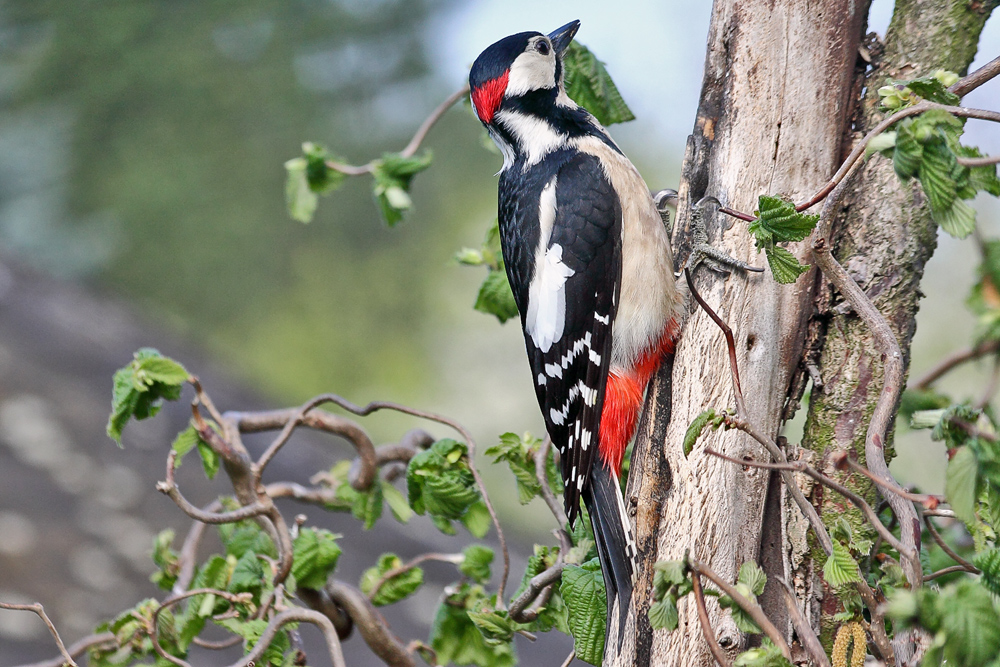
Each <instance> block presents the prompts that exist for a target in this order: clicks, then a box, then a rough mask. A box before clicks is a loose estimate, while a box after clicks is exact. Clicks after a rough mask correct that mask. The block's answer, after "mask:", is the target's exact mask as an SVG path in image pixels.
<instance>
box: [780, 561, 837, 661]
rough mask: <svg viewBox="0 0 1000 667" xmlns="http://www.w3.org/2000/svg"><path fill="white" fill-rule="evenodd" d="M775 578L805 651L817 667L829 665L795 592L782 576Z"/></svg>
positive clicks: (828, 659) (821, 645)
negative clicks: (800, 607)
mask: <svg viewBox="0 0 1000 667" xmlns="http://www.w3.org/2000/svg"><path fill="white" fill-rule="evenodd" d="M777 580H778V583H779V584H780V586H781V588H780V590H781V594H782V597H783V598H784V599H785V606H786V607H787V608H788V616H789V618H791V620H792V625H793V626H794V627H795V633H796V634H797V635H798V636H799V641H800V642H802V646H803V648H805V650H806V653H808V654H809V657H810V658H812V661H813V662H814V663H815V664H817V665H819V667H831V665H830V658H828V657H827V655H826V651H824V650H823V644H822V643H821V642H820V641H819V637H817V636H816V633H815V632H813V629H812V626H811V625H810V624H809V621H807V620H806V617H805V616H803V615H802V610H801V609H799V603H798V601H797V600H796V599H795V592H794V591H793V590H792V587H791V586H789V585H788V582H787V581H785V580H784V579H783V578H782V577H777Z"/></svg>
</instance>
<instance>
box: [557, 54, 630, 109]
mask: <svg viewBox="0 0 1000 667" xmlns="http://www.w3.org/2000/svg"><path fill="white" fill-rule="evenodd" d="M563 67H565V69H566V73H565V76H566V94H568V95H569V96H570V98H571V99H572V100H573V101H574V102H576V103H577V104H579V105H580V106H582V107H583V108H585V109H586V110H587V111H589V112H590V113H592V114H593V115H594V117H595V118H596V119H597V121H598V122H599V123H601V124H602V125H613V124H614V123H624V122H627V121H630V120H634V119H635V116H634V115H633V114H632V110H631V109H629V108H628V105H627V104H625V100H623V99H622V96H621V93H619V92H618V88H617V87H616V86H615V84H614V81H612V80H611V75H609V74H608V71H607V70H606V69H605V68H604V63H602V62H601V61H600V60H598V59H597V57H596V56H594V54H593V53H591V52H590V50H589V49H588V48H587V47H585V46H583V45H582V44H580V43H579V42H570V45H569V48H567V49H566V52H565V53H564V54H563Z"/></svg>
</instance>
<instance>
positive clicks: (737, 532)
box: [605, 0, 864, 665]
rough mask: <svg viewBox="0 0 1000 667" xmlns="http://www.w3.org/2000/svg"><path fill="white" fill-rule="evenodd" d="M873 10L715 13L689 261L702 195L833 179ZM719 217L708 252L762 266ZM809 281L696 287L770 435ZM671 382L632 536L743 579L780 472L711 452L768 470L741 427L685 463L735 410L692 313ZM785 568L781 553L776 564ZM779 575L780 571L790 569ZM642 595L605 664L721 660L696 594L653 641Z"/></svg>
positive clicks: (683, 194) (736, 5)
mask: <svg viewBox="0 0 1000 667" xmlns="http://www.w3.org/2000/svg"><path fill="white" fill-rule="evenodd" d="M863 14H864V8H863V3H860V2H851V1H850V0H833V1H821V0H812V1H810V0H792V1H789V2H785V3H780V4H778V3H769V2H764V1H762V0H752V1H743V2H737V1H736V0H718V1H717V2H716V3H715V6H714V8H713V15H712V22H711V27H710V30H709V36H708V55H707V60H706V68H705V69H706V71H705V80H704V84H703V88H702V97H701V102H700V104H699V110H698V117H697V121H696V125H695V130H694V134H693V136H692V137H691V138H690V139H689V143H688V155H687V157H686V160H685V167H684V175H683V180H682V183H681V188H680V210H679V215H678V220H679V224H678V226H677V229H676V230H675V247H677V248H678V249H679V250H680V252H679V254H680V255H682V256H683V254H684V249H683V248H682V247H681V246H683V240H684V239H688V238H690V232H691V222H692V207H691V206H692V204H694V203H696V202H698V201H699V200H700V199H701V198H702V197H703V196H706V195H709V196H713V197H716V198H717V199H719V200H720V201H721V202H722V203H723V204H724V205H728V206H730V207H733V208H737V209H740V210H744V211H753V210H754V209H755V208H756V201H757V197H758V195H761V194H768V193H781V194H785V195H788V196H791V197H793V198H794V199H798V200H801V199H804V198H806V197H808V196H809V195H811V194H812V193H813V192H814V191H816V190H817V189H818V188H819V187H820V186H821V185H822V184H823V183H824V182H825V181H826V180H827V178H828V177H829V176H830V174H831V173H833V170H834V169H835V168H836V166H837V165H838V163H839V160H840V155H841V148H842V147H841V140H842V137H843V136H844V134H845V133H844V128H845V126H846V125H847V123H848V119H849V116H850V113H851V110H852V109H851V104H850V100H851V99H852V97H851V88H852V74H853V70H854V63H855V60H856V57H857V51H858V44H859V42H860V38H861V32H862V26H863V23H864V16H863ZM721 218H722V216H719V217H718V218H717V219H716V220H710V221H709V222H710V223H711V224H709V233H710V237H711V238H712V241H713V244H714V245H716V246H717V247H721V248H722V249H724V250H725V251H726V252H728V253H729V254H731V255H732V256H734V257H736V258H739V259H744V260H748V261H750V262H752V263H755V264H758V265H760V264H762V263H763V256H758V255H757V253H756V250H755V249H754V247H753V242H752V240H751V239H750V237H749V235H748V234H747V233H746V224H745V223H737V225H736V226H735V228H734V229H732V231H731V232H730V233H728V234H727V235H726V236H725V238H724V239H721V240H720V236H721V230H722V226H723V224H724V223H726V221H725V220H723V219H721ZM789 249H790V250H792V252H794V253H795V254H797V255H798V256H800V257H802V255H803V252H804V251H803V248H802V246H792V247H790V248H789ZM808 278H809V276H806V277H805V279H801V280H800V281H799V282H798V283H797V284H796V285H794V286H781V285H778V284H777V283H775V281H774V280H773V279H772V277H771V276H770V274H764V275H760V274H753V275H750V276H744V275H739V274H734V275H733V276H732V277H730V278H728V279H726V278H723V277H719V276H717V275H715V274H713V273H711V272H709V271H706V270H699V272H698V274H697V277H696V283H697V286H698V288H699V291H700V292H701V293H702V294H703V295H704V296H705V298H706V300H707V301H708V302H709V303H710V304H712V305H713V307H714V308H715V309H716V311H717V312H718V313H719V314H720V315H721V316H722V317H723V318H724V319H725V320H726V321H727V322H729V324H730V326H731V327H732V328H733V330H734V333H735V335H736V340H737V352H738V360H739V365H740V369H741V372H742V380H743V391H744V393H745V395H746V400H747V408H748V410H749V412H750V415H751V416H752V418H753V420H754V422H755V423H756V424H757V425H758V426H759V427H761V428H762V430H764V431H765V432H767V433H770V434H771V435H775V436H776V435H777V433H778V429H779V428H780V425H781V423H782V413H783V407H784V403H785V397H786V395H787V393H788V391H789V387H790V382H791V379H792V376H793V372H794V370H795V369H796V367H797V365H798V362H799V358H800V355H801V349H802V347H801V342H802V341H803V340H804V338H805V336H804V333H805V326H806V322H807V318H808V315H809V314H810V312H811V308H812V300H813V289H812V285H813V281H811V280H808ZM667 372H669V370H664V371H662V372H661V377H658V378H657V383H656V384H655V386H654V390H653V391H652V392H651V393H650V397H649V400H648V405H647V415H646V419H645V421H644V423H643V425H642V430H641V432H640V434H639V440H638V443H637V447H636V453H635V454H634V457H633V468H632V470H633V473H632V475H631V476H630V480H629V489H628V492H627V501H628V502H631V503H632V505H633V506H634V507H635V508H636V510H637V512H636V514H637V537H638V540H639V543H640V545H642V546H644V547H645V551H644V553H643V555H644V556H646V558H647V560H646V564H647V565H649V563H651V562H652V561H653V560H658V559H677V558H682V557H683V556H684V554H685V552H687V551H690V552H691V553H692V554H693V555H694V556H696V557H697V558H698V559H699V560H701V561H702V562H704V563H708V564H709V565H710V566H711V567H712V568H713V569H714V570H715V571H716V572H718V573H719V574H720V575H721V576H722V577H723V578H725V579H727V580H729V581H733V580H734V579H735V575H736V572H737V570H738V569H739V567H740V565H741V564H743V563H744V562H746V561H753V560H757V559H758V558H759V557H760V555H761V554H760V545H761V540H762V532H763V528H764V527H763V519H764V515H765V505H766V499H767V494H768V487H769V475H768V473H767V472H766V471H761V470H757V469H749V468H747V469H742V468H740V467H738V466H734V465H732V464H730V463H727V462H724V461H722V460H720V459H718V458H715V457H712V456H709V455H706V454H705V453H704V449H705V448H706V447H711V448H713V449H715V450H718V451H721V452H724V453H726V454H728V455H730V456H734V457H738V458H742V457H750V458H753V459H757V460H767V459H768V455H767V453H766V452H765V451H764V450H763V449H762V448H761V447H759V446H758V445H757V444H756V443H755V442H753V441H751V440H750V439H749V438H748V437H747V436H744V435H742V434H739V433H736V432H730V433H726V434H723V433H711V434H709V435H707V436H706V437H703V439H702V440H701V441H699V443H698V446H697V447H696V448H695V450H694V452H692V453H691V455H690V456H688V457H686V458H685V457H684V455H683V453H682V449H681V443H682V440H683V436H684V432H685V430H686V428H687V426H688V424H690V422H691V421H692V420H693V419H694V417H695V416H696V415H698V414H699V413H700V412H701V411H702V410H704V409H706V408H709V407H714V408H716V409H719V410H722V409H727V408H732V406H733V405H734V400H733V390H732V383H731V380H730V372H729V365H728V358H727V353H726V347H725V342H724V339H723V337H722V334H721V332H720V331H719V330H718V328H717V327H716V326H715V325H714V324H713V323H712V322H711V320H710V319H709V318H708V317H707V316H705V315H704V314H703V313H701V312H694V313H693V314H692V316H691V318H690V319H689V320H688V322H687V323H685V325H684V328H683V332H682V336H681V340H680V343H679V345H678V348H677V353H676V358H675V361H674V366H673V373H674V375H673V387H672V391H671V394H670V399H671V400H669V401H668V400H667V395H666V394H665V393H663V391H664V390H665V389H667V388H670V387H669V385H666V384H665V382H664V379H663V377H662V374H663V373H667ZM671 402H672V405H673V409H672V411H671V409H670V404H671ZM668 422H669V423H668ZM653 480H655V481H653ZM773 520H774V521H777V522H779V524H780V526H779V527H778V529H777V533H776V532H775V526H774V525H771V526H769V528H770V529H771V530H770V533H771V535H772V536H774V535H775V534H780V533H781V532H783V526H784V524H783V523H781V521H780V519H779V518H777V517H775V518H774V519H773ZM768 541H769V542H773V541H774V540H772V539H769V540H768ZM653 545H655V549H654V548H653ZM781 561H782V559H781V557H780V555H779V556H778V557H777V560H776V561H774V560H773V559H769V560H768V561H767V562H770V563H771V564H772V565H774V564H775V563H777V564H778V565H780V564H781ZM646 570H647V575H648V567H647V568H646ZM769 574H771V575H783V574H784V570H783V568H782V569H779V570H778V571H771V572H769ZM647 587H648V581H644V582H640V585H638V586H637V587H636V590H637V597H636V599H634V600H633V608H634V609H636V611H637V614H636V616H634V617H632V620H631V621H630V622H631V623H633V624H635V625H634V626H633V627H634V628H635V629H636V631H635V632H634V633H633V632H630V633H629V636H630V638H631V637H635V639H636V641H635V642H634V643H632V642H631V641H629V642H627V643H626V644H625V646H624V647H623V651H622V653H621V654H620V655H618V654H617V653H616V650H615V649H616V647H615V646H609V647H608V653H607V655H606V657H605V664H606V665H648V664H652V665H709V664H713V662H712V657H711V655H710V654H709V652H708V649H707V647H706V645H705V641H704V638H703V637H702V635H701V630H700V628H699V627H698V618H697V613H696V610H695V605H694V603H693V600H690V599H688V600H685V601H684V602H682V604H681V606H680V626H679V628H678V630H677V631H675V632H672V633H668V632H666V631H657V632H656V633H653V632H652V631H651V630H650V628H649V624H648V620H647V619H646V615H645V609H646V607H647V605H648V603H647V601H646V600H645V596H646V595H647V590H646V589H647ZM708 604H709V612H710V617H711V620H712V625H713V628H714V632H715V634H716V636H717V637H718V640H719V643H720V644H721V645H722V646H723V648H724V649H725V650H726V651H727V652H729V653H730V654H731V655H734V654H735V653H737V652H738V651H739V650H741V649H742V648H744V646H745V637H744V636H743V635H742V634H741V633H740V632H739V631H738V630H737V629H736V627H735V626H734V625H733V624H732V622H731V620H730V619H729V615H728V612H726V613H720V609H719V607H718V605H717V604H715V601H714V599H712V598H710V599H709V602H708ZM771 611H772V612H773V613H776V612H777V608H775V609H773V610H771ZM782 613H783V612H782Z"/></svg>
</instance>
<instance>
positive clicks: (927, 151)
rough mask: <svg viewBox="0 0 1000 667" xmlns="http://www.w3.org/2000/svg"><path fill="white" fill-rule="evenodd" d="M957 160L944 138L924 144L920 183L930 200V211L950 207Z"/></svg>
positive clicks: (954, 192) (955, 186)
mask: <svg viewBox="0 0 1000 667" xmlns="http://www.w3.org/2000/svg"><path fill="white" fill-rule="evenodd" d="M957 167H958V162H956V160H955V154H954V153H952V152H951V150H950V149H949V148H948V146H947V144H946V143H945V141H944V139H943V138H942V139H940V140H938V141H933V142H929V143H926V144H924V151H923V159H922V160H921V162H920V172H919V176H920V185H921V186H923V189H924V194H926V195H927V200H928V201H929V202H930V205H931V210H932V211H935V212H937V211H944V210H947V209H949V208H951V205H952V203H953V202H954V201H955V194H956V191H957V189H958V186H957V184H956V182H955V173H954V172H955V170H956V168H957Z"/></svg>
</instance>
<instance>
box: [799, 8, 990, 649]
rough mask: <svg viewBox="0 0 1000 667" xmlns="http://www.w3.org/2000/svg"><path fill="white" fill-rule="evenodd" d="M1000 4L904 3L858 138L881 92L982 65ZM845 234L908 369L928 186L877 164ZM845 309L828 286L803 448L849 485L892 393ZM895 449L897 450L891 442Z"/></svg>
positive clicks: (813, 593) (930, 240)
mask: <svg viewBox="0 0 1000 667" xmlns="http://www.w3.org/2000/svg"><path fill="white" fill-rule="evenodd" d="M995 5H996V3H995V2H993V3H989V2H969V1H968V0H951V1H949V2H941V1H940V0H898V1H897V2H896V7H895V11H894V14H893V18H892V23H891V25H890V27H889V30H888V32H887V34H886V39H885V44H884V45H880V44H877V43H872V45H871V46H872V48H871V52H872V56H873V63H872V64H873V66H874V69H872V70H871V71H870V72H869V73H868V75H867V77H866V80H865V86H866V87H867V94H866V96H865V99H864V103H863V106H862V108H861V109H860V110H859V113H858V115H857V118H856V123H855V129H856V132H857V134H856V137H857V138H860V137H861V136H863V134H864V133H866V132H867V130H868V129H869V128H871V127H872V126H874V125H875V124H877V123H878V122H879V121H881V120H882V118H883V114H881V113H879V111H878V104H879V99H878V94H877V92H876V91H877V90H878V88H879V87H880V86H882V85H885V84H886V83H888V82H889V81H890V80H893V79H896V80H898V79H909V78H914V77H917V76H923V75H926V74H930V73H931V72H933V71H934V70H935V69H938V68H943V69H947V70H951V71H954V72H957V73H960V74H965V73H966V71H967V69H968V67H969V64H970V63H971V62H972V58H973V57H974V56H975V53H976V45H977V43H978V40H979V33H980V32H981V30H982V28H983V24H984V23H985V21H986V19H987V17H988V16H989V14H990V11H991V10H992V9H993V7H994V6H995ZM836 229H837V233H836V242H835V251H834V254H835V256H836V257H837V259H838V260H839V261H840V262H841V264H843V265H844V267H845V268H846V269H847V270H848V272H849V273H850V274H851V276H852V277H853V278H854V280H855V281H856V282H857V283H858V284H859V285H860V286H861V288H862V289H863V290H865V292H866V293H867V294H868V296H869V297H870V298H871V299H872V301H873V302H874V304H875V305H876V307H877V308H878V309H879V311H881V312H882V313H883V314H884V315H885V317H886V319H887V320H888V322H889V324H890V326H891V327H892V329H893V332H894V333H895V335H896V337H897V338H898V340H899V343H900V347H901V348H902V350H903V353H904V365H905V366H907V367H908V366H909V361H910V355H909V350H910V344H911V341H912V339H913V334H914V332H915V330H916V314H917V309H918V306H919V297H920V289H919V287H920V280H921V278H922V277H923V273H924V265H925V264H926V262H927V260H928V259H930V257H931V255H932V253H933V252H934V248H935V246H936V235H937V225H936V224H935V223H934V221H933V220H932V219H931V217H930V213H929V211H928V209H927V207H926V206H924V196H923V193H922V191H921V190H920V186H919V185H918V184H917V182H916V181H912V182H911V183H910V184H903V183H901V182H900V181H899V179H898V178H897V177H896V175H895V173H894V172H893V168H892V163H891V161H889V160H886V159H883V158H881V157H876V158H873V159H871V160H870V161H869V162H868V164H867V165H866V166H865V167H864V168H863V170H862V171H861V173H860V174H859V175H858V176H857V177H856V178H855V185H854V187H853V188H852V189H851V191H850V192H848V193H847V194H846V195H845V197H844V199H843V202H842V210H841V212H840V215H839V216H838V224H837V228H836ZM840 302H841V297H840V295H839V294H835V293H833V292H832V291H831V290H830V288H829V286H828V285H825V284H823V285H821V286H820V288H819V289H818V290H817V310H818V316H817V320H816V324H817V326H816V328H815V330H816V331H818V332H820V335H819V336H818V337H817V345H816V348H815V349H816V350H817V352H815V356H814V360H815V361H816V364H817V366H818V369H819V376H820V377H821V378H822V386H821V387H815V386H814V387H813V390H812V393H811V397H810V404H809V415H808V419H807V423H806V428H805V435H804V439H803V443H802V447H803V448H804V449H805V450H809V451H806V452H804V453H803V455H805V456H809V457H812V458H813V460H814V463H815V464H816V465H817V467H819V468H820V469H821V470H824V471H825V472H826V473H827V474H830V475H832V476H834V477H835V478H841V477H842V476H841V475H840V473H837V472H836V471H835V470H833V468H832V466H831V465H829V463H828V461H827V457H828V456H829V454H831V453H832V452H833V451H834V450H836V449H848V450H850V451H852V452H854V454H855V455H856V456H857V458H858V460H860V461H862V462H864V461H865V433H866V429H867V427H868V422H869V420H870V418H871V415H872V411H873V410H874V407H875V402H876V400H877V398H878V394H879V392H880V391H881V389H882V384H883V379H882V359H881V358H880V356H879V354H878V353H877V351H876V346H875V343H874V338H873V335H872V332H871V331H870V330H869V329H868V327H867V326H866V325H865V324H864V323H863V322H862V321H861V319H860V318H858V316H857V315H856V314H855V313H854V312H853V311H850V310H849V309H847V308H845V307H842V306H841V305H840ZM820 344H821V346H820ZM888 443H889V445H888V446H890V447H891V439H890V440H888ZM887 454H888V453H887ZM886 458H887V459H888V458H889V456H888V455H887V456H886ZM858 477H859V476H857V475H855V476H853V477H852V478H850V479H847V480H844V479H841V480H840V481H843V482H844V483H845V484H847V485H848V486H850V487H852V488H853V489H854V490H855V491H857V492H858V493H860V494H862V495H865V496H867V497H868V498H869V500H877V498H876V497H875V496H876V494H877V492H876V491H875V490H874V489H873V488H871V485H870V484H867V483H862V482H861V481H859V480H858V479H857V478H858ZM813 501H814V503H815V504H816V505H817V507H818V508H819V509H820V514H821V516H822V517H823V520H824V523H826V524H827V525H828V526H832V525H833V524H834V523H836V522H837V521H838V520H839V519H840V518H841V517H846V518H847V519H848V521H849V522H850V523H851V524H852V525H853V526H854V527H855V528H857V529H861V530H863V531H868V530H869V529H867V528H866V527H865V523H864V520H863V519H862V518H861V516H860V514H859V512H858V511H857V510H854V509H853V506H851V505H850V503H848V502H847V501H845V500H844V499H843V498H841V497H839V496H836V495H835V494H830V493H826V494H823V493H822V489H821V488H818V487H817V488H816V489H815V495H814V497H813ZM870 532H871V533H872V535H873V534H874V533H873V531H870ZM801 546H802V545H801V544H800V545H799V546H798V548H796V547H795V546H794V545H790V546H789V557H790V559H791V560H792V561H793V565H794V566H795V568H796V571H795V576H794V580H795V583H796V589H797V592H798V593H799V595H800V598H802V599H808V600H811V601H812V604H811V605H810V608H809V609H808V610H807V613H808V614H809V615H810V616H811V621H812V622H813V624H814V625H820V626H822V629H823V635H822V636H823V638H824V640H825V643H827V642H830V641H832V638H831V633H832V630H833V629H834V623H833V621H832V619H831V618H830V615H831V614H833V613H836V612H838V611H840V609H839V603H838V601H837V599H836V597H835V596H833V595H824V591H823V590H822V587H823V583H822V581H821V580H820V578H819V576H814V573H818V572H819V569H820V566H821V565H822V562H823V561H822V560H821V559H822V558H825V555H824V554H822V552H821V551H820V550H819V548H818V547H817V546H814V547H813V553H812V554H811V558H810V557H808V556H807V555H806V554H804V553H803V552H802V551H801ZM820 601H822V602H820ZM900 658H901V659H902V658H905V654H904V655H900ZM902 663H904V664H905V660H902Z"/></svg>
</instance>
